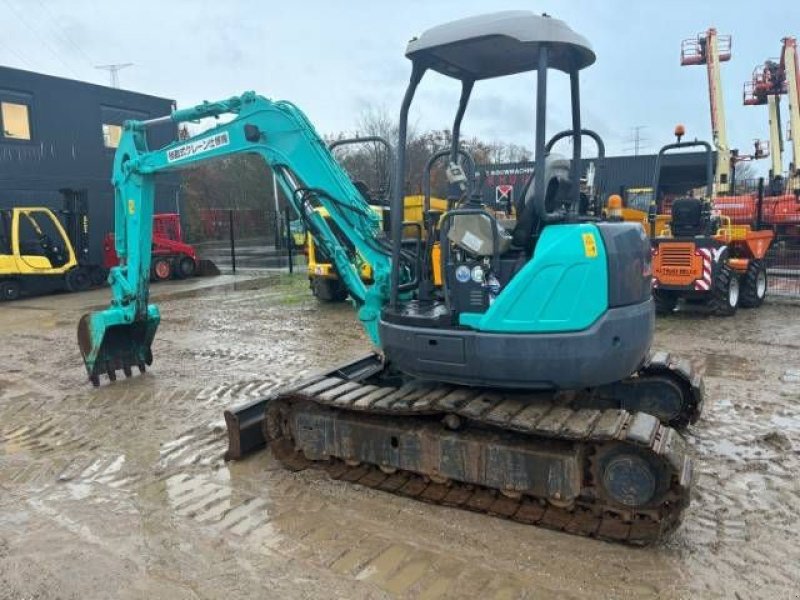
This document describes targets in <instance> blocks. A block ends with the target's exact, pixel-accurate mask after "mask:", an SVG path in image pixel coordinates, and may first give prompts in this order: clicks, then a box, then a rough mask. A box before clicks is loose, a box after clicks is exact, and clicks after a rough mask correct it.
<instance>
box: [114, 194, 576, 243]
mask: <svg viewBox="0 0 800 600" xmlns="http://www.w3.org/2000/svg"><path fill="white" fill-rule="evenodd" d="M135 213H136V203H135V202H134V201H133V200H128V214H129V215H133V214H135ZM584 235H585V234H584Z"/></svg>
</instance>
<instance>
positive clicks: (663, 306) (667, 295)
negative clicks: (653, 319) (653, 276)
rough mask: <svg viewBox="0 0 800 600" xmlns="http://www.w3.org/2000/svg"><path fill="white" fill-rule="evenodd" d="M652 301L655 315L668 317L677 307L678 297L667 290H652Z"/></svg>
mask: <svg viewBox="0 0 800 600" xmlns="http://www.w3.org/2000/svg"><path fill="white" fill-rule="evenodd" d="M653 300H654V301H655V303H656V314H657V315H668V314H670V313H672V311H674V310H675V307H676V306H677V305H678V295H677V294H676V293H675V292H670V291H667V290H659V289H655V290H653Z"/></svg>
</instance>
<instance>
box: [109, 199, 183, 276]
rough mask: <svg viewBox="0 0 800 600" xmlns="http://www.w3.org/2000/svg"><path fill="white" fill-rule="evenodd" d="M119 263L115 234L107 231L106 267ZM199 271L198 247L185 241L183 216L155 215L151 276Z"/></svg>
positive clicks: (171, 214)
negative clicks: (182, 229)
mask: <svg viewBox="0 0 800 600" xmlns="http://www.w3.org/2000/svg"><path fill="white" fill-rule="evenodd" d="M118 264H119V257H118V256H117V252H116V250H115V248H114V234H113V233H107V234H106V236H105V239H104V240H103V266H104V267H105V268H106V269H110V268H111V267H114V266H116V265H118ZM196 271H197V253H196V252H195V249H194V246H192V245H191V244H187V243H186V242H184V241H183V232H182V231H181V221H180V215H178V214H176V213H160V214H156V215H153V261H152V268H151V277H152V278H153V280H155V281H163V280H166V279H171V278H173V277H174V278H176V279H185V278H187V277H192V276H193V275H194V274H195V272H196Z"/></svg>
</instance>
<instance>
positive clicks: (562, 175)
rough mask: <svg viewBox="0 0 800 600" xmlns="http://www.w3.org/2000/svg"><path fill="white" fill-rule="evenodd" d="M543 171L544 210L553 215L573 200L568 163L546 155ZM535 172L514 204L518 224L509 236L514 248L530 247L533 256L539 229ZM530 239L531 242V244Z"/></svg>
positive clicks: (553, 155) (554, 156)
mask: <svg viewBox="0 0 800 600" xmlns="http://www.w3.org/2000/svg"><path fill="white" fill-rule="evenodd" d="M544 168H545V174H544V177H545V195H544V210H545V211H546V212H548V213H553V212H556V211H557V210H558V209H560V208H561V207H566V206H569V203H570V201H571V199H572V193H573V183H572V181H570V179H569V160H567V159H565V158H564V157H562V156H560V155H558V154H548V155H547V156H546V157H545V160H544ZM534 178H535V173H531V176H530V178H529V179H528V182H527V184H526V185H525V188H524V190H523V192H522V199H521V202H518V204H517V207H516V209H517V215H519V217H518V219H517V225H516V226H515V227H514V231H513V233H512V235H513V240H514V245H516V246H519V247H523V248H524V247H526V246H527V245H528V244H531V246H530V254H531V255H533V251H534V247H535V245H536V242H535V237H536V234H537V233H538V231H539V229H540V220H541V217H540V215H539V214H538V211H537V208H536V202H535V197H534V196H535V192H534V187H535V185H534ZM531 238H533V239H534V241H533V242H531V241H530V240H531Z"/></svg>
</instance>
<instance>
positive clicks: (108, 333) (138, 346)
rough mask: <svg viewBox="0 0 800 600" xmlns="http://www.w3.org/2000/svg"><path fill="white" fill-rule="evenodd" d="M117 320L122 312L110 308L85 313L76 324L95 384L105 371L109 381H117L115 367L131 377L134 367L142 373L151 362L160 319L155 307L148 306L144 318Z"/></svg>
mask: <svg viewBox="0 0 800 600" xmlns="http://www.w3.org/2000/svg"><path fill="white" fill-rule="evenodd" d="M120 321H123V318H122V313H121V312H120V311H119V310H118V309H115V308H110V309H107V310H104V311H100V312H94V313H88V314H85V315H83V316H82V317H81V320H80V323H78V346H79V347H80V350H81V355H82V356H83V362H84V364H85V365H86V372H87V373H88V375H89V381H91V382H92V385H94V386H95V387H97V386H99V385H100V376H101V375H102V374H104V373H105V374H106V375H107V376H108V379H109V381H116V379H117V374H116V372H117V370H122V372H123V373H125V376H126V377H130V376H131V375H132V373H133V367H136V368H138V369H139V372H140V373H144V371H145V368H146V366H149V365H151V364H152V363H153V353H152V351H151V349H150V346H151V344H152V343H153V338H154V337H155V334H156V329H157V328H158V323H159V321H160V316H159V313H158V309H157V308H156V307H155V306H149V307H148V312H147V316H146V317H145V318H143V319H138V320H135V321H133V322H132V323H125V322H120Z"/></svg>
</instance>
